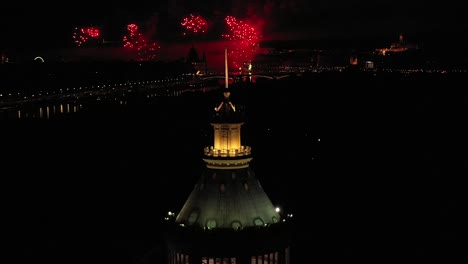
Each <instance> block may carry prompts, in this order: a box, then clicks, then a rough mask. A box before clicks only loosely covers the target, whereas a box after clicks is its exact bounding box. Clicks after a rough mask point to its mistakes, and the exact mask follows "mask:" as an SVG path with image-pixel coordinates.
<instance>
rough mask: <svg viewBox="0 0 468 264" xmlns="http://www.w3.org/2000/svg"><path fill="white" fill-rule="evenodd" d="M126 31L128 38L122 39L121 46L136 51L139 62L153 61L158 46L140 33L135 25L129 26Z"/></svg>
mask: <svg viewBox="0 0 468 264" xmlns="http://www.w3.org/2000/svg"><path fill="white" fill-rule="evenodd" d="M127 30H128V36H124V37H123V46H124V47H125V48H129V49H134V50H136V51H137V54H138V58H139V60H140V61H149V60H155V59H156V58H157V56H156V53H157V50H158V49H159V45H158V44H157V43H156V42H150V41H149V40H148V38H147V37H145V36H144V35H143V34H142V33H140V32H139V28H138V26H137V25H136V24H129V25H128V26H127Z"/></svg>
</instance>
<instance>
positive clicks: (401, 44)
mask: <svg viewBox="0 0 468 264" xmlns="http://www.w3.org/2000/svg"><path fill="white" fill-rule="evenodd" d="M414 49H418V45H416V44H413V43H408V42H406V41H405V39H404V36H403V34H400V37H399V38H398V41H397V42H393V43H392V44H391V45H390V48H382V49H376V52H377V53H378V54H380V55H386V54H387V53H399V52H403V51H408V50H414Z"/></svg>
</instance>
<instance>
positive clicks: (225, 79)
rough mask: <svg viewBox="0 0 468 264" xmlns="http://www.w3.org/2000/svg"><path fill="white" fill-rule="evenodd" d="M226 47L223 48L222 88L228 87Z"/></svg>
mask: <svg viewBox="0 0 468 264" xmlns="http://www.w3.org/2000/svg"><path fill="white" fill-rule="evenodd" d="M227 54H228V52H227V47H226V48H225V49H224V88H226V89H227V88H228V83H229V78H228V59H227Z"/></svg>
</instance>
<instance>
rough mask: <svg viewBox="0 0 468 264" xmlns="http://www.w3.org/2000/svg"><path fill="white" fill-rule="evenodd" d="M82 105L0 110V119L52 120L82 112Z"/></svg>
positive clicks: (61, 104) (55, 104) (48, 105)
mask: <svg viewBox="0 0 468 264" xmlns="http://www.w3.org/2000/svg"><path fill="white" fill-rule="evenodd" d="M82 109H83V105H82V104H81V103H58V102H56V103H52V102H51V103H49V104H47V105H36V104H34V105H28V106H19V107H9V108H3V109H0V113H1V116H0V119H4V120H5V119H52V118H55V117H60V116H65V115H68V114H73V113H77V112H79V111H81V110H82Z"/></svg>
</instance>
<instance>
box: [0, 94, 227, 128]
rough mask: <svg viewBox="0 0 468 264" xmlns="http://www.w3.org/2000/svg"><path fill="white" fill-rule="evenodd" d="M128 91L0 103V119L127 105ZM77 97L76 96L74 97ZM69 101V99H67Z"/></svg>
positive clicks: (142, 96) (46, 116)
mask: <svg viewBox="0 0 468 264" xmlns="http://www.w3.org/2000/svg"><path fill="white" fill-rule="evenodd" d="M218 88H219V87H217V86H211V87H198V88H188V89H187V88H185V89H174V90H171V89H163V90H148V91H147V92H145V93H142V94H139V97H140V98H139V99H138V100H153V99H156V98H157V97H174V96H182V95H184V94H187V93H193V92H202V93H205V92H209V91H212V90H215V89H218ZM129 95H130V93H124V94H110V95H96V96H92V97H91V96H90V97H87V98H85V99H79V101H78V100H76V101H73V102H63V101H60V99H59V100H57V101H54V102H52V101H48V102H41V103H37V102H36V103H34V102H31V103H24V104H21V105H17V106H4V107H3V108H2V107H1V105H0V120H7V119H10V120H11V119H17V120H18V119H28V120H29V119H53V118H60V117H63V116H66V115H70V114H73V113H78V112H81V111H82V110H83V109H84V108H87V107H86V105H88V104H89V103H92V104H94V103H96V102H99V103H109V102H114V103H118V104H119V105H120V106H127V103H128V102H127V99H128V97H127V96H129ZM76 99H77V98H76ZM67 101H69V100H67Z"/></svg>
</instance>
